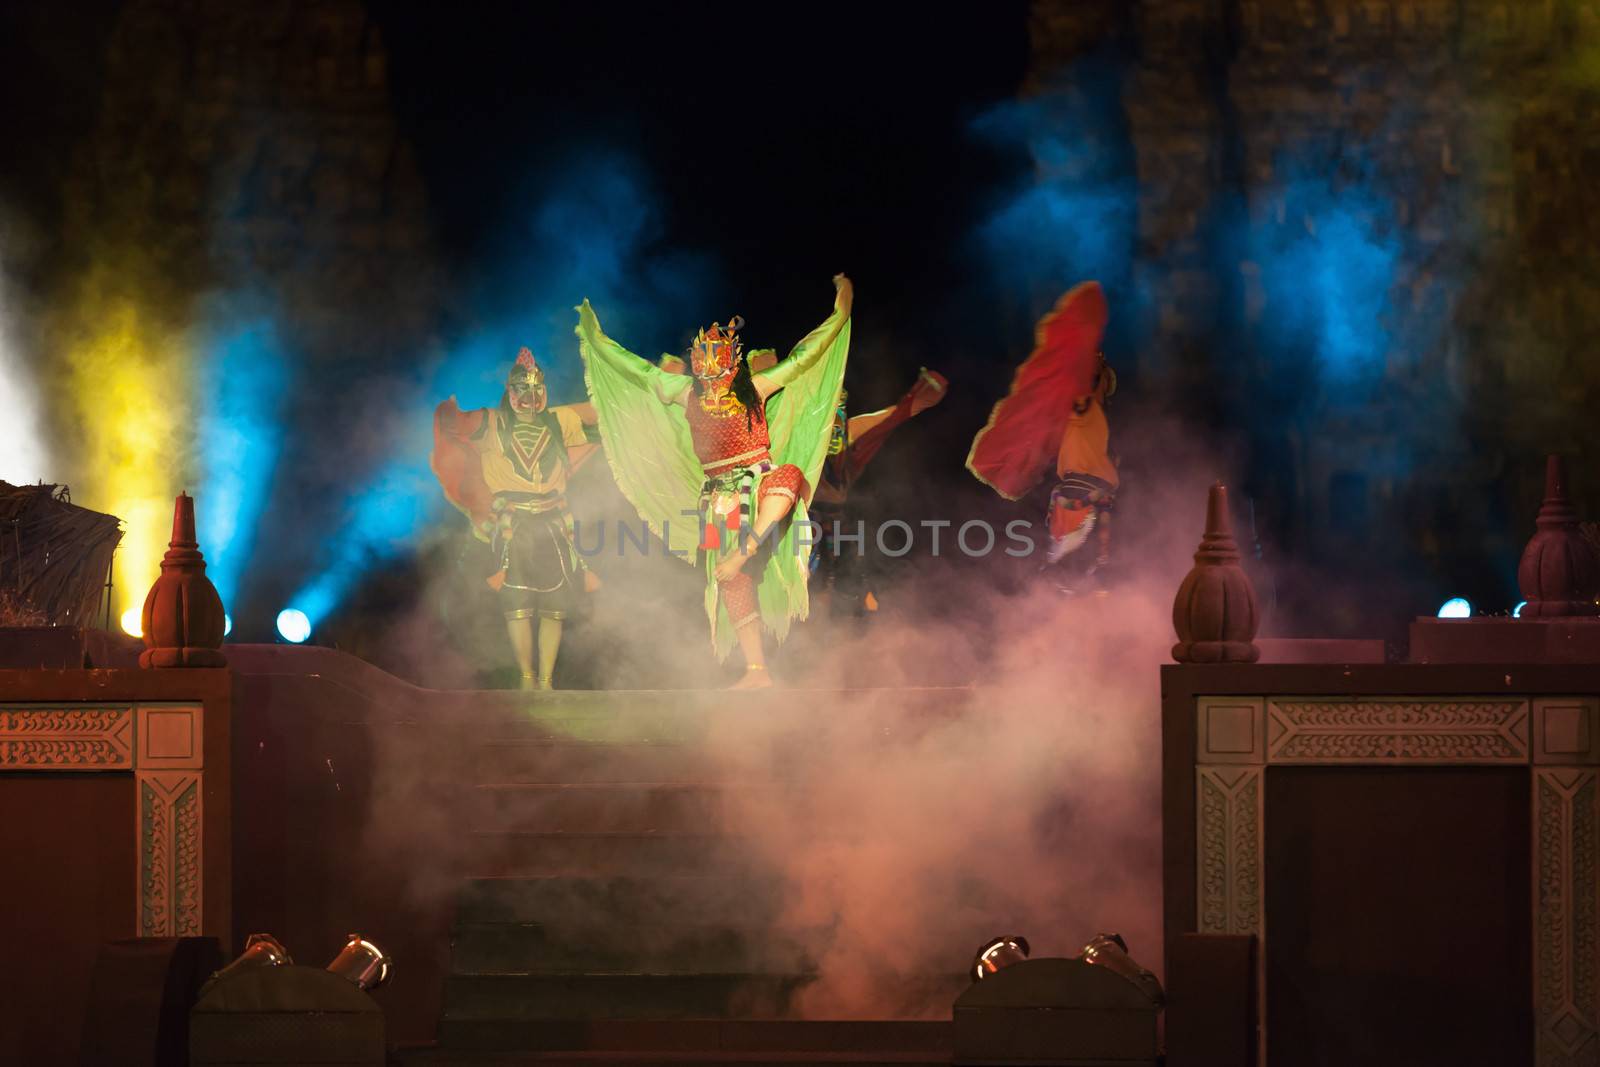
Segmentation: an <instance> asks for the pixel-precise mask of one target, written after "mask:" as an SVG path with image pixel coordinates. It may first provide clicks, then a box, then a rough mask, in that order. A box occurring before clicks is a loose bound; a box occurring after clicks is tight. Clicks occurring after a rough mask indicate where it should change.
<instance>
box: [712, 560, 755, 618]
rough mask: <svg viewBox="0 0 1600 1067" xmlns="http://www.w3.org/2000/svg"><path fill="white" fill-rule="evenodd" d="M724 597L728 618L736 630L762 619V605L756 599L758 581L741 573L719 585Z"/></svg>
mask: <svg viewBox="0 0 1600 1067" xmlns="http://www.w3.org/2000/svg"><path fill="white" fill-rule="evenodd" d="M717 591H718V592H719V593H721V595H722V605H723V607H725V608H727V609H728V618H729V619H730V620H731V621H732V622H733V625H734V627H735V628H738V627H740V626H743V625H745V624H746V623H748V622H751V621H753V620H755V619H758V618H760V617H761V604H760V601H758V600H757V599H756V581H755V579H754V578H752V577H750V576H749V575H748V574H745V573H744V572H743V571H740V572H739V573H738V574H736V575H734V576H733V577H732V578H729V579H728V580H727V581H725V582H719V583H717Z"/></svg>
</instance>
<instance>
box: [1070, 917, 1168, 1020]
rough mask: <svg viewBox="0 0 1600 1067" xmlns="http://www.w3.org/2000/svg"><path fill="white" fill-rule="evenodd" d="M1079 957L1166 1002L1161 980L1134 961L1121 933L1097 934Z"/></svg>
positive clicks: (1151, 996) (1149, 995) (1156, 999)
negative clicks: (1118, 975)
mask: <svg viewBox="0 0 1600 1067" xmlns="http://www.w3.org/2000/svg"><path fill="white" fill-rule="evenodd" d="M1078 958H1079V959H1080V960H1082V961H1083V962H1085V963H1092V964H1094V965H1095V966H1097V967H1104V968H1105V969H1106V970H1108V971H1111V972H1113V973H1115V974H1120V975H1121V976H1122V977H1124V978H1126V979H1127V980H1128V981H1130V982H1132V983H1133V984H1134V985H1136V986H1138V987H1139V989H1140V990H1142V991H1143V992H1144V994H1145V995H1146V996H1147V997H1149V998H1150V1000H1151V1001H1152V1002H1153V1003H1155V1004H1164V1003H1165V1002H1166V999H1167V994H1166V991H1165V990H1163V989H1162V988H1161V982H1160V980H1159V979H1157V978H1156V976H1155V975H1153V974H1151V973H1150V972H1149V971H1148V970H1146V969H1145V968H1143V967H1141V966H1139V965H1138V964H1137V963H1135V962H1134V961H1133V957H1131V956H1129V955H1128V943H1127V942H1126V941H1124V940H1122V935H1121V934H1096V935H1095V937H1094V940H1093V941H1091V942H1089V943H1088V944H1087V945H1084V946H1083V951H1082V952H1081V953H1080V954H1079V955H1078Z"/></svg>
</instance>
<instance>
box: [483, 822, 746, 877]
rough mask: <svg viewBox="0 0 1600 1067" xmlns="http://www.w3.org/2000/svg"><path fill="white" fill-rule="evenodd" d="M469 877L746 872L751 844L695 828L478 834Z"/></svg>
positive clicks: (630, 875)
mask: <svg viewBox="0 0 1600 1067" xmlns="http://www.w3.org/2000/svg"><path fill="white" fill-rule="evenodd" d="M467 842H468V845H469V848H468V856H469V859H468V860H467V867H466V873H467V874H468V875H470V876H475V877H480V878H507V877H551V876H557V875H567V876H581V877H607V876H624V877H636V878H659V877H662V876H670V875H693V874H701V875H704V874H709V873H712V872H714V871H723V872H728V874H729V875H730V876H732V875H736V874H741V873H745V872H746V871H747V870H748V868H749V866H750V861H749V859H748V858H747V857H748V856H749V849H750V848H751V844H750V842H748V841H746V840H744V839H742V838H736V837H727V836H723V835H721V834H717V833H701V832H698V831H693V830H670V831H663V830H645V831H638V832H635V831H602V832H599V833H582V832H566V831H556V832H538V831H534V832H520V831H514V830H513V831H499V830H478V831H474V832H473V833H472V834H470V835H469V837H468V838H467Z"/></svg>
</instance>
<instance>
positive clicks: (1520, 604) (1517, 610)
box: [1511, 600, 1528, 619]
mask: <svg viewBox="0 0 1600 1067" xmlns="http://www.w3.org/2000/svg"><path fill="white" fill-rule="evenodd" d="M1527 606H1528V602H1527V601H1526V600H1519V601H1517V606H1516V607H1514V608H1512V609H1511V617H1512V618H1513V619H1520V618H1522V609H1523V608H1525V607H1527Z"/></svg>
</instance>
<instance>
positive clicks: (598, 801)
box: [463, 782, 778, 833]
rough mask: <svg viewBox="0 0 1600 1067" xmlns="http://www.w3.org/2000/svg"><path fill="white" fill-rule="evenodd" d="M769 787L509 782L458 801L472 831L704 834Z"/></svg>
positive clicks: (763, 797)
mask: <svg viewBox="0 0 1600 1067" xmlns="http://www.w3.org/2000/svg"><path fill="white" fill-rule="evenodd" d="M777 788H778V787H776V786H772V785H723V784H708V783H703V782H547V783H533V782H508V783H500V784H490V785H478V786H474V787H472V789H470V790H469V791H467V794H466V795H465V796H464V797H463V799H464V800H465V802H466V804H467V810H466V812H465V815H466V818H467V819H468V820H469V823H468V825H469V826H470V827H471V828H472V829H473V830H516V831H522V832H543V833H549V832H558V831H575V832H583V833H601V832H610V833H647V832H650V831H693V832H699V833H709V832H713V831H715V830H718V829H720V828H722V827H723V826H726V825H728V824H729V822H730V819H729V817H728V814H729V813H728V811H727V809H728V806H729V805H734V804H749V803H752V802H766V801H770V799H771V798H772V796H773V793H772V791H773V790H775V789H777Z"/></svg>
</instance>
